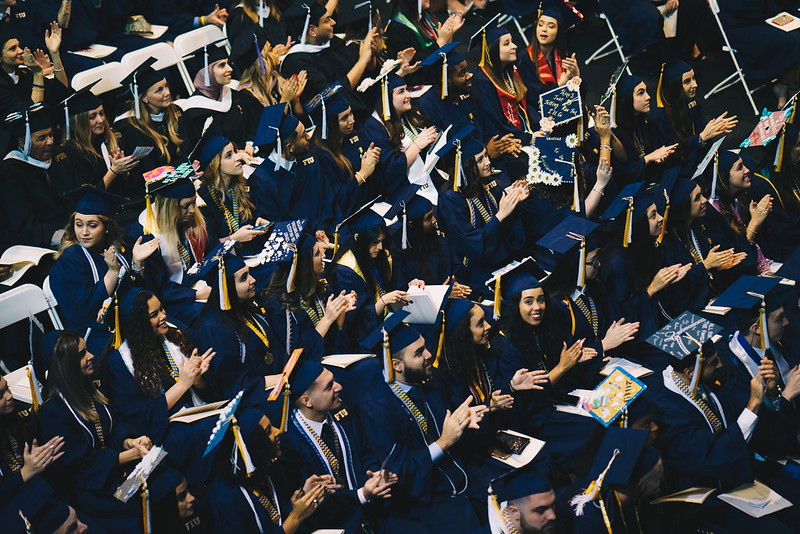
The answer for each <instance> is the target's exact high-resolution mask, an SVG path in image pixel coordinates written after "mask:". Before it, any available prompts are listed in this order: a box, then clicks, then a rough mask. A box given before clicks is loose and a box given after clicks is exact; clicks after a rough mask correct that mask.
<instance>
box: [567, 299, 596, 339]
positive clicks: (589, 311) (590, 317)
mask: <svg viewBox="0 0 800 534" xmlns="http://www.w3.org/2000/svg"><path fill="white" fill-rule="evenodd" d="M581 297H586V301H584V299H583V298H581ZM587 301H588V303H589V304H588V305H587V304H586V302H587ZM562 302H564V304H566V305H567V309H569V315H570V318H571V319H572V335H573V336H574V335H575V327H576V323H575V313H574V312H573V311H572V302H573V300H572V299H564V300H563V301H562ZM574 302H575V306H576V307H577V308H578V309H579V310H580V311H581V313H582V314H583V316H584V317H586V321H587V322H588V323H589V325H590V326H591V327H592V331H593V332H594V337H595V338H596V337H597V334H598V333H599V330H600V324H599V320H598V315H597V306H595V304H594V299H593V298H592V297H590V296H589V295H584V294H580V295H578V298H576V299H575V300H574Z"/></svg>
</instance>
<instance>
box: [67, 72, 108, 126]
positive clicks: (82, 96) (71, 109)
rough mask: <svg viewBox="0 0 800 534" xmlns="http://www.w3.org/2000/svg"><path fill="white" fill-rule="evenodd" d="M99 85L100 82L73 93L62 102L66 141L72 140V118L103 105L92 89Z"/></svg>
mask: <svg viewBox="0 0 800 534" xmlns="http://www.w3.org/2000/svg"><path fill="white" fill-rule="evenodd" d="M98 83H100V80H97V81H95V82H93V83H91V84H89V85H87V86H86V87H84V88H83V89H81V90H79V91H77V92H75V93H72V94H71V95H69V96H68V97H67V98H65V99H64V100H62V101H61V104H60V105H62V106H64V128H65V131H64V136H65V138H66V139H69V138H70V125H69V118H70V117H74V116H76V115H80V114H81V113H89V112H90V111H93V110H95V109H97V108H99V107H100V106H102V105H103V103H102V102H100V99H99V98H97V96H96V95H95V94H94V93H93V92H92V88H93V87H94V86H95V85H97V84H98Z"/></svg>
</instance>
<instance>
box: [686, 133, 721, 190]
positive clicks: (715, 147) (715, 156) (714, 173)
mask: <svg viewBox="0 0 800 534" xmlns="http://www.w3.org/2000/svg"><path fill="white" fill-rule="evenodd" d="M726 137H728V136H727V135H723V136H722V137H720V138H719V139H717V140H716V141H715V142H714V144H712V145H711V148H709V149H708V152H707V153H706V155H705V156H703V159H702V160H700V164H699V165H698V166H697V169H696V170H695V172H694V174H693V175H692V180H694V179H695V178H698V177H700V176H702V175H703V173H704V172H706V169H707V168H708V165H709V164H710V163H711V162H712V161H713V162H714V163H713V165H712V167H711V192H710V194H709V199H716V198H717V182H718V181H719V155H720V152H719V147H720V146H722V142H723V141H725V138H726Z"/></svg>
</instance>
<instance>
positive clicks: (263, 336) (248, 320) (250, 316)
mask: <svg viewBox="0 0 800 534" xmlns="http://www.w3.org/2000/svg"><path fill="white" fill-rule="evenodd" d="M244 324H246V325H247V328H249V329H250V331H251V332H253V333H254V334H255V335H256V337H257V338H258V339H260V340H261V343H263V344H264V347H266V348H267V350H269V339H268V338H267V330H266V329H265V328H264V327H263V326H261V324H260V323H259V322H258V316H257V315H255V314H254V313H252V312H247V316H245V317H244ZM240 343H242V341H241V340H240Z"/></svg>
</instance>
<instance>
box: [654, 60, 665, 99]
mask: <svg viewBox="0 0 800 534" xmlns="http://www.w3.org/2000/svg"><path fill="white" fill-rule="evenodd" d="M666 65H667V64H666V63H662V64H661V74H659V75H658V87H656V106H658V107H660V108H663V107H664V102H663V101H662V100H661V84H662V83H663V81H664V67H665V66H666Z"/></svg>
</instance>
